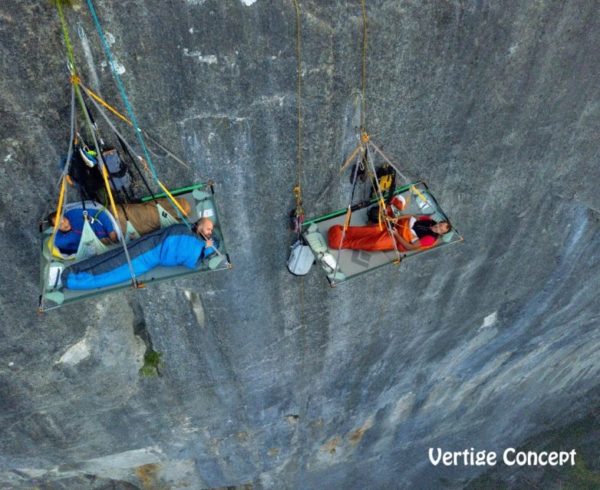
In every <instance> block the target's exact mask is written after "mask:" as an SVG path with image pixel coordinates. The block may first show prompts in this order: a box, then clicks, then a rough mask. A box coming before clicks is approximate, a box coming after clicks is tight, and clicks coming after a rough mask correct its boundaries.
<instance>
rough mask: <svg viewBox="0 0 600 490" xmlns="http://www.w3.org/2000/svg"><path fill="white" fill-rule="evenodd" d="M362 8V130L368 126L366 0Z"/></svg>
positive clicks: (363, 0) (363, 1) (362, 3)
mask: <svg viewBox="0 0 600 490" xmlns="http://www.w3.org/2000/svg"><path fill="white" fill-rule="evenodd" d="M361 10H362V18H363V33H362V34H363V36H362V41H363V42H362V76H361V82H362V83H361V96H362V97H361V111H360V127H361V130H362V131H365V128H366V118H367V6H366V0H362V1H361Z"/></svg>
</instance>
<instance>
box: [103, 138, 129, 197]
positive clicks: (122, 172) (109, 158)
mask: <svg viewBox="0 0 600 490" xmlns="http://www.w3.org/2000/svg"><path fill="white" fill-rule="evenodd" d="M102 159H103V160H104V163H105V165H106V170H108V174H109V181H110V186H111V187H112V188H113V189H114V190H115V191H122V190H127V189H129V186H131V175H130V174H129V169H128V168H127V165H126V164H125V162H124V161H123V160H122V159H121V156H120V155H119V152H118V151H117V150H116V149H114V148H106V149H104V150H103V151H102Z"/></svg>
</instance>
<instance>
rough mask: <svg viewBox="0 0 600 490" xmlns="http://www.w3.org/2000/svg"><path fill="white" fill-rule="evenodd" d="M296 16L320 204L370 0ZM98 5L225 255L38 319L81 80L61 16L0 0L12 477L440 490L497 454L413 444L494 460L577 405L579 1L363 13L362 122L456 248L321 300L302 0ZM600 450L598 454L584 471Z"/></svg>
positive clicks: (48, 484)
mask: <svg viewBox="0 0 600 490" xmlns="http://www.w3.org/2000/svg"><path fill="white" fill-rule="evenodd" d="M299 4H300V8H301V11H302V14H301V20H302V68H303V70H302V71H303V83H304V87H303V97H302V100H301V102H302V108H303V115H304V134H303V161H304V164H303V185H304V193H305V208H306V211H307V213H308V214H309V215H317V214H319V213H322V212H326V211H329V210H332V209H338V208H340V207H342V206H344V205H345V203H346V199H347V196H348V194H347V193H348V190H349V189H348V187H349V184H348V179H347V178H346V177H345V176H344V177H343V178H340V177H339V174H338V168H339V166H340V165H341V163H342V162H343V160H344V158H345V157H346V156H347V155H348V152H349V151H350V150H351V149H352V148H353V147H354V145H355V144H356V141H357V140H356V137H357V125H358V122H359V111H360V86H361V71H360V63H361V58H360V56H361V28H362V17H361V8H360V2H359V1H358V0H352V1H341V0H330V1H320V0H319V1H318V0H299ZM95 6H96V8H97V10H98V14H99V16H100V19H101V22H102V23H103V26H104V28H105V30H106V31H107V35H108V38H109V41H110V42H111V43H112V45H111V49H112V50H113V52H114V55H115V58H116V62H117V65H118V67H119V69H120V71H121V72H122V75H121V76H122V78H123V81H124V83H125V86H126V89H127V91H128V94H129V97H130V99H131V102H132V105H133V107H134V108H135V110H136V114H137V116H138V119H139V120H140V124H141V125H142V126H143V127H145V128H148V129H150V130H152V131H153V132H154V133H155V134H159V135H160V138H161V140H162V141H164V142H168V146H170V147H171V148H172V149H174V150H175V151H176V152H177V153H179V154H181V155H183V156H184V157H185V158H186V159H187V160H189V161H190V162H192V164H193V165H192V167H191V168H190V169H184V168H182V167H180V166H178V165H177V164H173V163H170V162H168V161H166V160H160V159H159V161H158V163H157V166H158V167H159V169H160V171H161V175H162V176H163V177H164V180H165V182H167V183H168V184H169V185H172V186H177V185H183V184H187V183H189V182H192V181H194V180H197V179H199V178H200V177H201V176H205V175H208V176H210V177H212V178H213V179H214V180H216V182H217V192H218V193H219V197H218V200H219V205H220V211H221V215H222V218H223V221H224V223H225V225H224V233H225V236H226V238H227V241H228V248H229V250H230V251H231V256H232V260H233V262H234V264H235V267H234V269H233V270H232V271H230V272H227V273H220V274H208V275H197V276H192V278H190V279H184V280H178V281H176V282H171V283H164V284H161V285H159V286H155V287H152V288H148V289H147V290H142V291H128V292H126V293H123V294H116V295H112V296H106V297H101V298H98V299H96V300H88V301H85V302H83V303H80V304H77V305H71V306H68V307H65V308H63V309H60V310H56V311H53V312H51V313H48V314H45V315H43V316H38V315H36V306H37V298H38V294H39V291H38V277H39V265H38V263H39V262H38V255H39V244H38V234H37V222H38V219H39V218H40V217H41V216H42V215H43V214H44V212H45V210H47V209H48V208H49V207H50V206H51V204H50V203H52V202H53V201H54V200H55V199H56V186H55V182H56V181H57V179H58V173H59V171H58V163H57V162H58V161H59V159H60V156H61V155H62V154H64V153H66V149H67V140H68V112H69V105H68V103H69V84H68V73H67V70H66V65H65V50H64V46H63V42H62V36H61V33H60V26H59V22H58V17H57V14H56V9H55V8H54V7H53V6H52V4H51V3H50V2H49V1H35V2H2V4H1V5H0V40H1V43H0V50H1V52H2V56H1V71H2V75H3V76H2V79H1V80H0V99H1V104H0V111H1V117H0V137H1V138H2V145H1V146H0V183H1V185H2V192H1V193H0V229H1V232H2V233H1V234H0V241H1V243H2V249H3V250H4V254H3V255H2V258H0V277H1V279H0V282H1V284H2V294H1V295H0V314H1V315H2V320H3V321H2V328H1V330H0V331H1V334H2V342H1V343H0V349H1V356H0V359H1V364H0V379H1V383H0V390H1V396H0V407H1V410H0V421H1V422H0V426H1V427H2V429H1V432H0V447H1V449H0V464H1V466H0V486H1V487H2V488H30V487H31V486H34V485H38V486H40V487H42V488H115V487H116V488H192V489H197V488H210V487H219V486H226V485H252V486H253V487H254V488H314V489H317V488H392V487H412V488H433V487H440V486H445V487H449V488H455V487H461V486H463V485H465V484H466V483H467V482H468V481H469V480H470V479H471V478H474V477H477V476H479V475H481V473H482V472H485V468H480V467H478V468H465V467H456V468H441V467H435V468H434V467H432V466H431V464H430V463H429V462H428V459H427V449H428V448H429V447H442V448H445V449H448V450H462V449H465V448H471V447H472V448H475V449H485V450H490V451H491V450H495V451H501V450H502V449H504V448H506V447H510V446H516V447H518V446H521V445H524V444H526V443H527V442H528V441H530V440H539V439H535V437H537V436H538V435H539V434H541V433H544V432H546V431H548V430H551V429H556V430H558V429H560V428H561V427H563V426H569V424H572V423H575V422H576V421H578V420H583V419H584V417H588V419H589V417H590V413H591V411H592V409H594V408H595V407H598V406H599V404H600V389H599V385H598V379H599V378H598V376H599V374H600V362H599V361H600V359H599V354H598V352H599V348H600V334H599V330H598V324H599V318H600V302H598V301H597V298H598V285H599V284H600V266H599V258H600V232H599V214H598V210H600V194H599V193H598V182H599V180H600V166H599V165H598V134H600V100H599V97H598V94H599V92H598V80H599V79H600V50H598V46H599V45H600V14H599V12H598V8H597V5H596V4H595V3H594V2H588V1H584V0H581V1H577V0H573V1H570V2H551V1H537V2H516V1H515V2H476V1H466V0H465V1H461V0H451V1H441V0H440V1H426V2H423V1H417V0H415V1H408V0H402V1H399V0H394V1H391V0H371V1H369V2H367V9H368V17H369V46H368V80H367V82H368V83H367V97H366V102H367V127H368V129H369V131H370V133H371V135H372V137H373V138H374V139H376V141H378V142H379V143H380V144H382V145H383V146H384V148H385V150H386V152H387V153H388V154H390V155H393V156H394V157H395V158H396V160H397V161H398V162H399V163H400V164H401V165H402V168H403V169H405V171H406V172H407V173H408V174H409V175H411V176H420V177H422V178H424V179H425V180H426V181H427V182H428V184H429V185H430V187H431V188H432V190H433V191H434V192H435V193H436V195H437V197H438V198H439V199H440V202H441V203H442V205H443V207H444V208H445V210H446V211H447V212H448V214H449V215H450V217H451V218H452V220H453V222H454V223H455V225H456V226H457V227H458V229H459V230H460V231H461V233H462V234H463V235H464V236H465V242H464V243H463V244H460V245H454V246H452V247H447V248H444V249H441V250H439V251H436V252H433V253H431V254H425V255H423V256H420V257H419V258H414V259H411V260H406V261H405V262H403V263H402V265H400V266H399V267H395V268H394V267H388V268H386V269H383V270H381V271H380V272H378V273H375V274H371V275H367V276H364V277H361V278H359V279H356V280H353V281H351V282H348V283H346V284H343V285H340V286H339V287H337V288H335V289H330V288H329V287H328V286H327V283H326V280H325V278H324V276H322V275H321V274H320V271H319V270H317V269H316V268H315V269H314V270H313V271H312V272H311V273H310V274H309V275H308V276H307V277H306V278H304V279H303V280H301V279H298V278H295V277H293V276H291V275H290V274H289V273H288V272H287V271H286V269H285V265H284V264H285V260H286V256H287V253H288V247H289V245H290V243H291V240H292V236H291V235H290V233H289V232H288V231H287V230H286V226H287V217H286V216H287V213H288V211H289V209H291V207H292V204H293V196H292V193H291V189H292V187H293V184H294V180H295V172H296V109H297V103H298V100H297V97H296V43H295V14H294V8H293V4H292V2H291V1H287V0H285V1H281V0H254V1H253V0H168V1H164V0H127V1H125V2H117V1H113V0H96V1H95ZM66 14H67V17H68V21H69V25H70V31H71V36H72V38H73V41H74V48H75V55H76V59H77V62H78V65H79V69H80V71H81V73H82V76H83V77H84V78H85V79H86V81H87V82H88V84H89V85H90V86H91V87H92V88H95V89H96V90H98V91H99V92H100V93H102V95H103V96H104V97H105V98H107V99H109V100H111V101H117V100H118V94H117V91H116V89H115V85H114V82H113V81H112V78H111V76H110V71H109V69H108V68H107V64H106V61H105V58H104V56H103V53H102V51H101V48H100V43H99V39H98V37H97V34H96V32H95V30H94V27H93V24H92V22H91V17H90V15H89V12H88V10H87V7H86V5H85V2H84V3H81V4H78V3H75V5H74V6H73V7H72V8H69V9H67V10H66ZM134 332H138V333H139V332H145V333H146V334H147V335H148V336H149V337H150V338H151V340H152V344H153V347H154V349H156V350H157V351H159V352H161V353H162V359H163V361H164V366H163V367H162V368H161V376H159V377H141V376H140V375H139V374H138V370H139V369H140V367H141V365H142V358H143V354H144V350H145V346H144V342H143V341H142V338H141V337H143V335H142V336H140V335H134ZM588 419H586V420H588ZM595 420H596V421H597V419H595ZM577 440H578V439H576V440H574V441H571V440H570V441H571V442H570V443H572V444H573V445H575V449H577V444H578V443H577ZM557 444H558V443H557ZM582 444H583V443H582ZM585 446H586V447H588V446H589V444H587V445H585ZM592 447H593V445H592ZM582 448H583V445H582V447H581V448H580V449H581V450H583V449H582ZM556 449H558V448H556ZM569 449H572V448H569ZM595 450H596V452H595V453H592V456H593V458H595V459H592V460H591V461H589V460H588V461H586V462H585V465H587V466H586V467H587V468H588V469H590V468H591V469H592V470H594V469H595V470H596V471H598V467H597V455H598V452H597V445H596V446H595ZM594 461H595V463H594ZM594 464H595V465H596V467H594ZM580 468H581V467H580ZM556 471H559V472H561V471H562V472H566V471H570V470H569V469H562V470H556ZM561 474H563V473H561ZM494 478H496V476H495V477H494ZM500 478H501V475H500ZM506 481H509V482H510V481H513V482H514V481H515V480H514V479H513V480H510V478H509V479H508V480H506ZM521 481H527V480H521Z"/></svg>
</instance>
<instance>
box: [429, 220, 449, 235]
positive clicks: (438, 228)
mask: <svg viewBox="0 0 600 490" xmlns="http://www.w3.org/2000/svg"><path fill="white" fill-rule="evenodd" d="M451 229H452V225H451V224H450V223H448V222H447V221H440V222H439V223H436V224H435V225H433V226H432V227H431V231H433V232H434V233H437V234H438V235H445V234H446V233H448V232H449V231H450V230H451Z"/></svg>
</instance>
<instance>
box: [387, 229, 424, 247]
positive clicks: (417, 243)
mask: <svg viewBox="0 0 600 490" xmlns="http://www.w3.org/2000/svg"><path fill="white" fill-rule="evenodd" d="M394 236H395V237H396V240H397V241H398V243H400V245H402V246H403V247H404V248H405V249H406V250H416V249H418V248H420V247H421V240H417V241H415V242H413V243H410V242H407V241H406V240H405V239H404V238H403V237H402V235H401V234H400V233H399V232H398V230H397V229H396V228H394Z"/></svg>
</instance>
